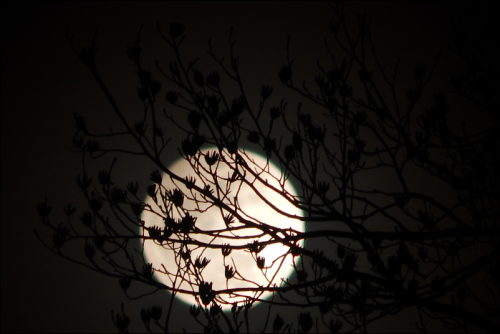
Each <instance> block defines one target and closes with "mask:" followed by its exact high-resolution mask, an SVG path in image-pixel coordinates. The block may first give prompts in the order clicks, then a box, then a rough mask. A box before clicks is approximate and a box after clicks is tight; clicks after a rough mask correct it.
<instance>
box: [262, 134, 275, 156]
mask: <svg viewBox="0 0 500 334" xmlns="http://www.w3.org/2000/svg"><path fill="white" fill-rule="evenodd" d="M275 147H276V139H274V138H265V139H264V150H265V151H266V152H267V153H268V154H269V153H271V152H272V151H273V150H274V148H275Z"/></svg>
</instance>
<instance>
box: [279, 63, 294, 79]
mask: <svg viewBox="0 0 500 334" xmlns="http://www.w3.org/2000/svg"><path fill="white" fill-rule="evenodd" d="M278 76H279V78H280V80H281V81H283V82H288V81H289V80H290V79H291V78H292V71H291V70H290V67H288V66H283V67H282V68H281V69H280V71H279V73H278Z"/></svg>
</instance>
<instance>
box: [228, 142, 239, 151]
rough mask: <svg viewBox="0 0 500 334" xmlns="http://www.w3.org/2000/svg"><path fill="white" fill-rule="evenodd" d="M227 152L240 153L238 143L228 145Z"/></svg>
mask: <svg viewBox="0 0 500 334" xmlns="http://www.w3.org/2000/svg"><path fill="white" fill-rule="evenodd" d="M227 152H228V153H229V154H236V152H238V142H237V141H232V142H229V143H227Z"/></svg>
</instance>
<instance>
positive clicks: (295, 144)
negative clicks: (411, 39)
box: [37, 2, 500, 333]
mask: <svg viewBox="0 0 500 334" xmlns="http://www.w3.org/2000/svg"><path fill="white" fill-rule="evenodd" d="M331 8H332V12H333V13H334V14H335V16H336V18H335V20H334V21H332V22H331V23H330V30H331V32H330V33H331V37H330V38H329V39H328V43H327V44H326V47H327V48H328V53H329V55H330V59H329V63H328V64H319V63H318V68H317V72H318V74H317V76H316V80H315V82H314V83H312V84H311V83H305V82H304V83H298V81H299V79H297V78H296V76H295V73H296V72H295V70H294V62H293V60H292V56H293V55H292V54H290V52H289V51H288V50H287V62H286V64H285V65H284V66H283V67H282V68H281V69H280V70H279V71H278V75H279V79H280V80H281V82H282V84H283V85H284V86H285V87H287V88H289V89H290V90H291V91H293V92H295V93H297V95H298V96H299V97H300V98H301V99H302V100H303V102H304V104H300V103H299V104H298V105H297V106H292V105H291V103H288V102H287V101H286V100H285V99H282V100H281V101H280V99H279V98H278V99H277V100H273V98H272V95H273V88H272V87H270V86H266V85H263V86H262V89H261V90H260V97H259V98H258V102H257V103H254V102H253V101H254V100H255V98H254V97H253V96H251V95H250V93H249V91H248V90H247V88H246V86H245V81H244V78H243V77H242V76H241V75H240V63H239V62H238V58H237V57H236V55H235V50H234V40H233V37H232V33H231V37H230V42H229V47H230V48H229V59H227V60H226V59H225V58H223V57H220V56H219V55H217V54H216V52H215V50H214V49H213V48H212V47H211V45H210V43H209V48H208V52H209V55H210V56H211V58H212V59H213V60H214V61H215V66H216V69H214V70H212V71H210V70H206V71H202V69H201V68H200V67H199V66H198V63H197V60H194V61H189V60H186V57H184V56H183V55H182V47H181V45H182V43H183V41H184V38H185V36H184V26H183V25H182V24H179V23H172V24H170V25H169V27H168V29H167V30H168V31H165V30H164V28H163V27H161V26H160V25H158V32H159V34H160V36H161V37H162V39H163V40H164V41H165V43H166V44H167V45H168V46H169V47H170V48H171V50H173V52H174V55H175V60H174V61H173V62H171V63H170V64H168V66H167V67H164V64H162V63H161V62H157V63H156V69H154V70H150V69H146V68H144V65H143V62H142V58H141V57H142V56H143V55H142V48H141V37H140V36H141V33H140V31H139V34H138V37H137V40H136V42H135V44H134V45H132V46H130V47H129V48H128V50H127V55H128V57H129V58H130V59H131V61H132V62H133V63H134V65H135V67H136V73H137V78H138V81H139V86H138V89H137V92H138V97H139V99H140V101H141V103H142V105H143V110H142V114H140V115H136V118H135V119H130V118H127V116H126V114H125V113H124V111H123V110H122V109H120V107H119V103H118V102H117V100H116V98H115V96H114V95H113V94H112V93H111V91H110V89H109V88H108V86H107V85H106V83H105V82H104V80H103V78H102V77H101V74H100V72H99V71H98V70H97V65H96V60H95V54H96V50H97V45H96V42H95V37H94V41H93V42H92V44H91V45H90V47H87V48H82V49H79V48H77V47H75V46H74V43H73V38H72V36H69V38H70V42H71V45H72V47H73V49H74V51H75V52H76V54H77V55H78V57H79V58H80V60H81V61H82V63H83V64H84V65H85V66H86V68H87V69H88V70H89V71H90V72H91V74H92V75H93V77H94V78H95V80H96V82H97V84H98V86H99V87H100V89H101V91H102V92H103V93H104V95H105V96H106V98H107V100H108V101H109V103H110V104H111V106H112V108H113V110H114V112H115V113H116V115H117V117H118V118H119V120H120V122H121V124H122V127H123V130H121V131H118V132H113V131H112V130H111V129H110V131H109V132H105V133H96V132H93V130H92V129H91V127H89V126H87V124H86V122H85V120H84V118H83V117H82V116H78V115H75V127H76V133H75V135H74V138H73V146H74V147H73V150H75V151H77V152H80V153H81V154H82V159H83V160H82V161H83V168H84V170H83V173H82V174H80V175H78V177H77V178H76V181H77V184H78V187H79V188H80V190H81V193H82V195H83V197H84V198H85V200H86V203H87V204H88V209H87V210H84V211H82V212H80V213H79V214H78V215H76V214H75V212H76V208H75V207H74V206H72V205H67V206H65V207H64V213H65V215H66V216H67V221H66V222H65V223H61V224H59V225H58V224H55V223H54V222H53V219H51V218H50V213H51V207H50V206H49V204H48V202H47V200H45V201H44V202H42V203H40V204H39V205H38V213H39V215H40V216H41V218H42V223H43V224H44V225H45V226H47V227H48V228H50V229H52V230H53V239H52V243H48V242H46V241H44V238H43V237H40V236H39V239H40V240H41V241H42V242H43V243H44V244H45V245H46V247H47V248H49V249H50V250H51V251H52V252H54V253H55V254H57V255H59V256H62V257H65V258H67V259H68V260H70V261H73V262H76V263H79V264H81V265H83V266H86V267H88V268H89V269H91V270H94V271H98V272H100V273H102V274H104V275H107V276H111V277H115V278H116V279H117V280H118V281H119V284H120V286H121V287H122V289H123V290H124V292H125V294H126V295H127V297H129V298H137V297H139V296H137V295H134V294H133V293H131V292H130V286H131V284H134V285H135V284H142V285H144V286H148V287H150V290H148V291H152V292H156V291H162V290H167V291H170V292H171V293H172V297H171V298H170V299H169V300H168V301H167V302H166V303H165V305H161V306H149V307H145V308H143V309H142V312H141V315H140V316H141V320H142V321H143V322H144V324H145V327H146V328H147V329H148V330H150V331H156V330H162V331H165V332H168V328H169V322H170V321H172V317H173V315H172V300H173V298H174V296H175V295H177V294H189V295H192V296H195V298H196V299H195V300H196V304H195V305H193V306H192V307H191V308H190V312H191V316H192V317H193V319H194V320H195V321H197V322H198V323H199V324H200V326H202V328H204V329H205V331H206V332H210V331H214V332H219V331H230V332H239V331H250V322H251V320H252V319H251V315H252V312H251V310H250V309H251V307H252V306H253V305H255V304H256V303H257V302H262V303H264V304H265V305H268V306H269V311H268V315H267V317H266V318H265V319H264V320H263V321H262V322H261V323H260V324H259V326H260V327H258V329H259V330H262V331H271V330H272V331H273V332H284V331H298V332H308V331H311V330H318V331H325V330H329V331H331V332H334V333H335V332H339V331H367V330H369V329H370V327H369V325H370V324H372V323H374V322H376V321H377V320H379V319H381V318H383V317H386V316H391V315H395V314H398V313H400V312H401V311H403V310H406V309H413V310H416V311H417V313H416V314H418V316H417V318H416V319H414V321H415V322H416V326H417V328H418V329H419V330H421V331H426V324H427V323H428V322H430V321H431V320H432V319H435V320H437V321H440V322H443V323H444V324H445V325H447V326H450V327H451V328H454V329H462V330H464V331H469V330H472V331H474V330H481V331H492V332H493V331H498V329H499V322H498V314H499V298H498V281H499V255H498V232H499V217H500V211H499V178H498V170H499V156H500V145H499V144H500V137H499V130H500V128H499V122H498V121H499V118H498V113H497V111H498V96H499V94H498V59H499V58H498V48H497V45H496V44H495V45H491V43H492V40H491V39H487V36H490V35H491V33H492V32H493V31H496V30H493V27H490V26H488V25H489V24H493V21H491V20H477V22H478V23H479V24H478V25H477V26H475V27H474V29H479V33H477V32H473V31H472V30H471V29H468V28H467V27H465V26H463V25H462V26H460V29H458V30H459V34H458V37H457V40H456V42H457V43H456V48H455V50H456V52H457V54H458V55H460V56H461V57H463V60H464V69H463V70H462V71H461V72H459V73H458V74H457V75H456V76H455V77H453V78H452V81H451V85H452V87H453V89H454V92H455V93H456V97H455V98H456V101H457V102H456V104H458V103H462V102H459V101H462V100H463V101H469V102H468V103H469V104H468V106H469V108H470V111H469V112H470V113H473V114H474V115H475V117H488V124H486V125H484V124H481V126H482V128H481V129H479V130H477V129H474V130H469V129H468V127H467V126H465V125H463V126H462V125H458V126H457V125H456V124H455V123H454V122H453V121H452V120H453V119H454V117H455V115H454V109H455V108H456V107H455V106H454V105H452V104H449V103H448V101H447V98H446V97H445V96H444V94H436V95H434V96H432V101H431V102H427V100H426V99H425V98H424V97H425V96H426V94H427V91H426V88H427V87H428V84H429V82H430V80H431V77H432V75H433V73H434V71H435V69H436V66H437V65H438V64H439V56H438V57H436V61H435V62H434V63H433V64H432V65H431V66H426V65H424V64H417V65H416V66H415V69H414V72H413V77H414V81H413V83H412V86H411V87H410V88H408V89H407V90H406V91H404V90H403V92H405V93H406V94H404V93H403V94H401V92H402V89H401V88H400V86H399V84H397V83H396V78H397V77H398V75H399V72H398V71H399V70H398V67H397V66H395V69H394V71H392V73H389V71H387V70H386V68H385V67H384V65H383V64H381V61H380V59H379V58H378V56H377V53H376V51H375V50H376V48H375V46H374V43H373V42H372V38H371V35H370V33H369V26H370V23H369V21H368V20H367V19H366V17H365V16H363V15H360V16H358V29H357V31H356V32H353V30H352V29H351V28H349V27H348V23H347V16H346V14H345V12H344V5H343V3H341V2H335V3H333V4H331ZM481 29H482V30H481ZM486 33H487V34H486ZM468 34H469V35H468ZM480 35H482V36H486V37H485V40H484V41H480V40H478V39H477V37H476V36H480ZM481 42H482V43H481ZM486 42H487V43H486ZM488 43H490V44H488ZM333 49H335V51H332V50H333ZM153 71H154V73H155V74H153ZM160 80H163V81H160ZM165 83H169V84H170V85H173V86H172V87H173V88H172V90H167V89H165V88H164V86H165ZM278 101H279V102H278ZM312 108H314V110H315V111H314V113H313V114H310V113H308V112H307V111H305V110H311V109H312ZM422 109H425V110H424V111H422ZM179 115H181V116H179ZM174 128H175V129H177V130H180V131H181V132H182V133H183V137H182V138H181V139H182V140H181V142H180V143H175V140H176V139H178V138H171V137H170V136H169V133H172V131H173V130H172V129H174ZM122 138H127V140H128V141H127V140H121V139H122ZM115 139H120V140H121V141H120V140H115ZM131 143H132V144H131ZM207 148H208V151H207ZM251 151H253V152H257V153H260V154H262V156H264V157H265V159H266V162H265V163H264V164H259V163H257V162H256V161H254V160H252V156H251V155H250V154H249V152H251ZM177 152H178V153H177ZM110 154H111V155H113V154H114V155H115V156H121V155H128V156H132V157H134V156H138V157H145V158H147V159H148V160H149V161H150V162H152V163H153V164H154V165H155V168H156V169H155V170H154V171H152V172H151V174H150V175H149V177H150V181H151V182H150V184H149V185H147V186H144V185H140V184H139V183H138V182H135V181H134V180H132V182H130V183H128V184H126V185H125V184H123V185H118V184H116V183H114V182H113V169H114V168H115V166H117V164H116V163H117V159H114V160H113V162H112V163H111V164H110V165H109V168H107V169H103V170H102V171H101V172H99V173H98V174H97V176H91V175H89V172H88V161H89V159H91V160H94V159H98V158H100V157H102V156H104V155H106V156H109V155H110ZM176 154H178V155H179V157H181V156H182V157H183V158H184V159H185V160H186V162H187V163H188V164H189V166H190V169H189V170H188V171H187V174H186V175H187V176H186V175H181V174H180V173H177V172H174V171H173V170H172V168H171V167H170V166H169V165H168V161H170V160H169V159H171V156H172V155H176ZM271 163H272V164H275V165H277V166H279V168H280V170H281V172H280V173H278V174H273V173H272V172H271V170H270V165H271ZM116 168H118V167H116ZM221 170H224V173H221V172H220V171H221ZM130 177H132V178H134V177H136V176H132V175H131V176H130ZM290 184H292V185H293V186H294V187H295V188H296V189H297V190H298V194H294V193H292V192H290V191H289V190H288V189H289V188H287V187H289V185H290ZM245 187H246V188H245ZM259 187H263V188H259ZM244 188H245V189H247V188H248V189H251V190H252V191H254V192H255V193H256V195H257V196H259V198H260V199H261V200H262V202H263V203H266V205H267V206H268V207H270V208H271V209H272V210H273V211H274V212H277V213H279V214H280V215H282V216H284V217H286V218H288V219H290V220H291V221H293V222H296V224H297V225H296V226H299V224H301V222H305V223H306V229H305V230H300V229H299V228H294V227H293V226H290V227H289V228H282V227H277V226H276V224H275V223H274V222H273V221H266V220H265V219H261V218H256V217H257V215H256V212H255V211H253V210H255V209H253V210H250V209H248V208H246V207H244V206H242V205H240V204H239V203H240V201H241V198H242V196H243V195H242V193H243V190H241V189H244ZM144 189H145V192H144ZM235 189H236V190H235ZM262 189H266V192H264V191H263V190H262ZM267 191H269V192H270V193H273V194H278V195H279V196H280V197H282V199H283V200H284V201H285V202H286V203H288V204H289V205H290V206H291V207H293V208H295V209H296V210H299V211H298V212H301V214H296V213H291V212H287V211H284V210H283V208H282V207H279V206H276V205H275V203H273V202H272V201H270V200H267V199H266V196H267V195H266V194H267V193H268V192H267ZM143 194H147V199H144V197H143ZM213 208H215V209H216V210H217V212H218V218H219V220H220V222H222V223H223V226H224V228H222V229H219V230H213V229H206V228H205V227H204V226H201V225H202V224H198V223H197V219H198V218H200V217H202V216H203V215H204V214H206V213H207V211H208V210H209V209H213ZM145 217H148V219H150V218H151V217H156V218H157V219H158V221H160V222H161V224H160V226H158V225H153V224H151V223H149V222H148V220H147V219H145ZM151 219H152V218H151ZM246 231H247V232H249V233H248V234H245V233H244V232H246ZM37 236H38V234H37ZM224 238H225V239H224ZM231 238H233V239H237V240H238V242H237V243H236V242H234V243H232V242H229V241H226V242H221V241H220V240H223V239H224V240H231ZM207 240H208V241H207ZM71 244H76V245H78V246H77V247H79V248H80V249H82V251H83V252H84V254H85V256H86V257H87V260H86V261H81V260H79V259H78V256H77V255H78V254H74V253H72V252H73V250H72V247H71V246H70V245H71ZM275 244H279V245H282V246H284V247H285V248H284V249H285V250H286V251H285V253H284V254H282V256H279V257H278V258H277V259H276V261H274V262H272V263H269V261H267V259H266V258H265V257H264V256H261V254H263V253H261V252H263V251H264V250H265V249H266V248H267V247H272V245H275ZM147 247H156V248H161V249H165V250H167V251H169V252H170V254H172V256H173V259H174V261H175V263H176V264H177V266H176V268H177V271H172V269H170V267H168V264H165V266H160V265H158V264H156V263H151V261H150V260H149V259H148V258H146V257H145V249H146V248H147ZM205 250H216V251H217V252H218V253H217V254H219V255H218V256H219V257H220V259H221V261H223V262H221V263H222V264H219V265H220V271H219V272H220V281H223V282H225V284H226V288H221V289H215V288H214V285H213V284H214V282H212V281H205V279H204V275H203V272H204V270H205V268H206V267H207V265H209V263H210V262H211V261H212V262H215V261H216V260H215V258H207V257H206V256H203V254H204V253H203V252H204V251H205ZM233 252H234V253H236V252H244V253H246V254H249V255H250V256H251V259H252V262H249V263H237V262H230V258H231V255H232V254H234V253H233ZM195 253H196V254H198V256H194V254H195ZM200 254H201V255H200ZM285 260H289V261H291V262H290V263H291V265H292V266H293V270H294V274H293V275H292V276H291V277H289V278H287V277H271V276H272V274H271V273H273V272H276V268H278V267H280V266H281V265H283V263H285V262H284V261H285ZM245 266H253V267H254V268H255V269H256V270H258V271H259V272H260V273H261V274H262V275H263V276H265V277H267V282H268V284H264V285H263V284H260V283H256V282H254V279H253V278H252V277H245V276H244V274H242V273H243V267H245ZM273 268H274V271H273ZM160 276H164V277H167V278H168V279H169V280H170V282H171V284H165V283H163V282H164V281H160V280H159V279H158V277H160ZM232 281H239V282H243V283H244V284H243V285H242V286H241V287H239V288H232V287H230V286H229V285H227V284H228V282H232ZM186 284H187V286H189V288H185V286H186ZM264 292H268V293H271V298H264V297H263V296H264V295H263V293H264ZM149 293H151V292H147V293H145V294H149ZM225 306H229V307H230V312H221V309H222V308H223V307H225ZM281 306H287V307H288V308H287V309H286V311H283V310H284V309H282V308H281ZM290 312H291V313H292V314H294V317H292V318H290V317H287V316H285V313H290ZM113 321H114V322H115V324H116V326H117V328H118V329H119V331H120V332H126V331H127V328H128V325H129V323H130V318H129V316H128V315H127V314H126V312H125V310H124V307H123V306H122V310H121V312H120V313H118V314H115V315H113ZM254 330H255V328H254Z"/></svg>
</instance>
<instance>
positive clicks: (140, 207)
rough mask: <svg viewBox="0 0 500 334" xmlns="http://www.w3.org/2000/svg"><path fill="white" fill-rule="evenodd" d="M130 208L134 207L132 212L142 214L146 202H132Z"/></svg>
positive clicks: (137, 214)
mask: <svg viewBox="0 0 500 334" xmlns="http://www.w3.org/2000/svg"><path fill="white" fill-rule="evenodd" d="M130 208H131V209H132V212H133V213H134V215H136V216H140V215H141V214H142V211H143V210H144V204H142V203H132V204H130Z"/></svg>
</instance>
